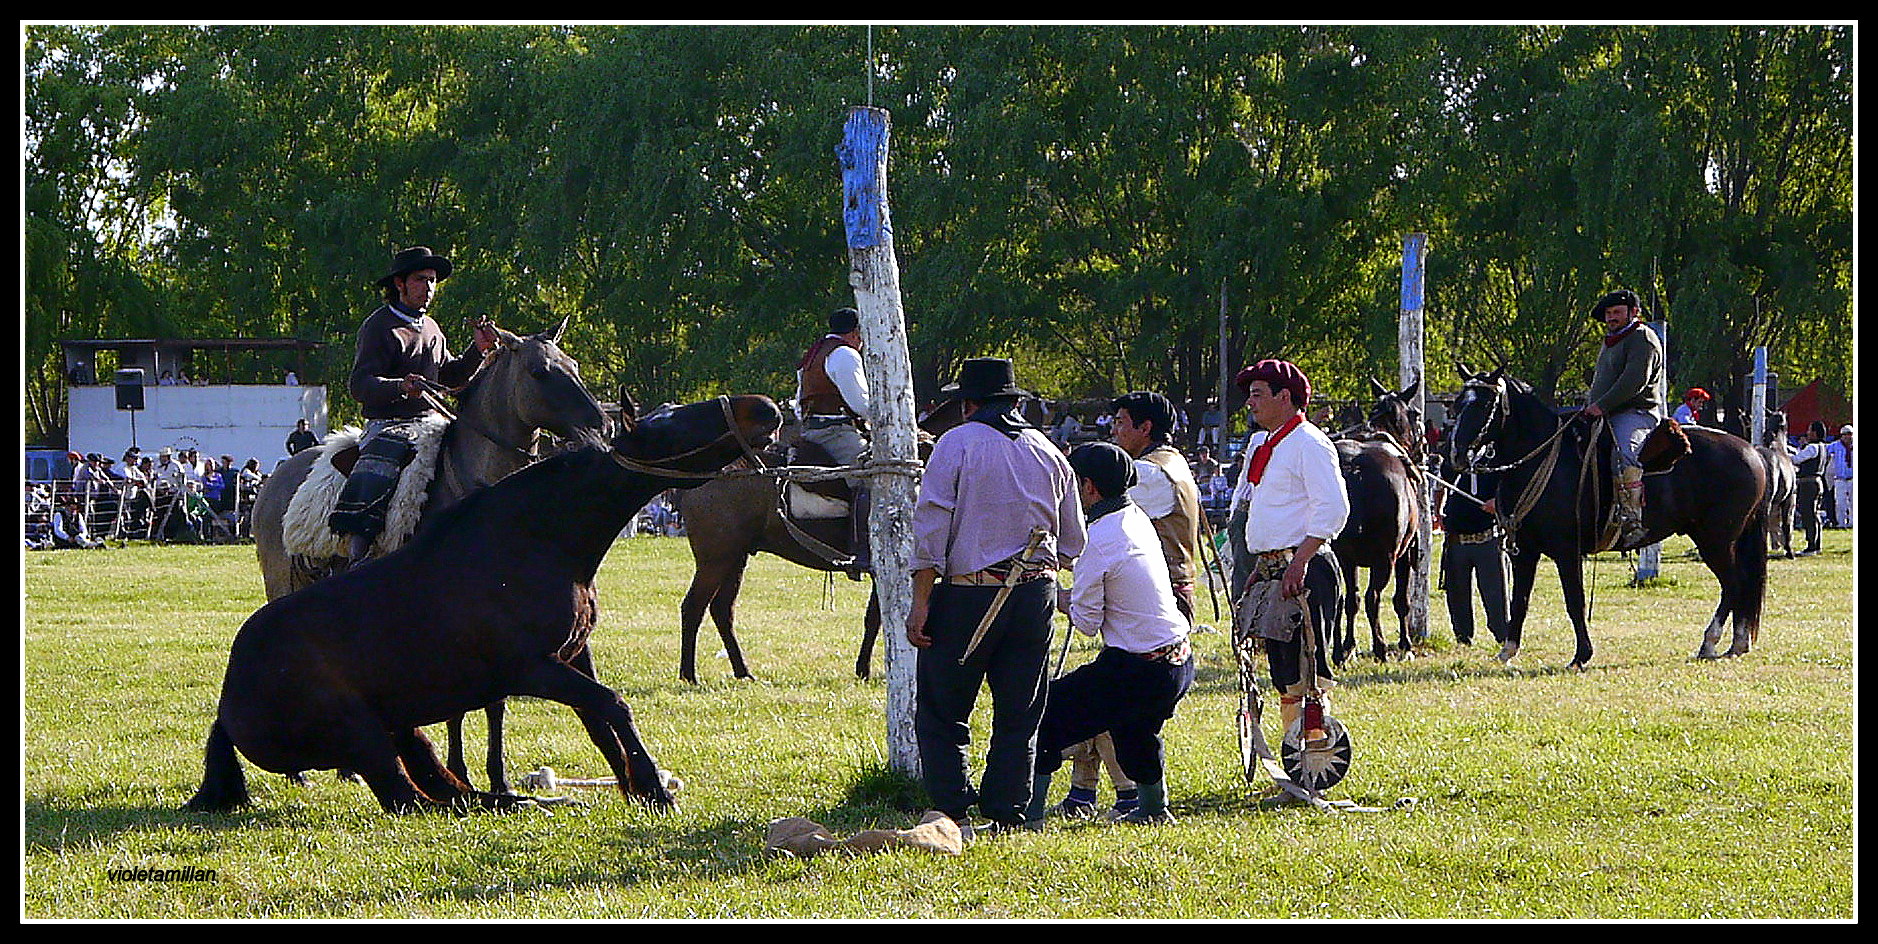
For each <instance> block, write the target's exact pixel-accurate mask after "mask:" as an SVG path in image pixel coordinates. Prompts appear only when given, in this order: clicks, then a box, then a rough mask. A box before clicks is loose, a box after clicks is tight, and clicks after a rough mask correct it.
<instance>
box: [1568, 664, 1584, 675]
mask: <svg viewBox="0 0 1878 944" xmlns="http://www.w3.org/2000/svg"><path fill="white" fill-rule="evenodd" d="M1566 668H1569V669H1571V670H1572V671H1573V672H1577V673H1578V674H1580V675H1583V674H1584V673H1585V672H1586V671H1587V670H1588V669H1589V668H1590V667H1589V666H1587V665H1586V664H1585V663H1583V662H1578V661H1573V662H1572V664H1571V665H1569V666H1566Z"/></svg>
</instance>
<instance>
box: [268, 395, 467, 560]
mask: <svg viewBox="0 0 1878 944" xmlns="http://www.w3.org/2000/svg"><path fill="white" fill-rule="evenodd" d="M449 427H450V422H449V421H448V420H446V419H444V418H443V417H441V416H430V417H427V418H425V419H424V420H423V421H421V422H419V423H417V424H414V425H413V427H412V431H413V434H414V435H415V437H416V442H417V454H416V455H415V456H413V457H412V459H411V462H410V464H409V465H407V466H405V467H404V474H402V475H400V476H399V477H398V486H397V488H396V489H395V490H394V491H393V492H392V495H391V505H390V507H389V508H388V509H387V511H386V515H385V530H384V531H382V532H380V533H379V535H378V539H377V540H376V541H375V542H373V544H372V555H373V556H375V557H376V556H381V555H384V554H389V553H390V552H392V551H394V550H397V549H398V548H399V547H401V546H403V544H404V542H405V541H407V540H409V539H410V537H411V534H412V532H414V531H416V530H417V522H418V519H419V518H421V517H422V516H423V514H424V499H425V497H426V493H427V492H428V491H429V490H430V481H431V479H433V478H435V477H436V475H437V456H438V453H439V452H440V451H441V450H442V447H443V434H444V431H445V430H446V429H449ZM363 434H364V430H362V429H360V428H359V427H356V426H348V427H346V428H344V429H339V430H335V431H333V432H332V433H329V434H328V435H327V436H326V439H325V440H324V441H323V442H321V443H320V444H319V445H318V446H315V447H314V448H315V449H317V450H319V455H318V456H317V457H316V458H315V459H314V460H313V467H312V468H311V469H309V470H307V476H306V481H304V482H301V483H300V488H299V489H297V490H296V491H295V492H294V493H293V498H292V499H290V500H288V502H287V513H286V515H285V516H284V517H283V519H282V520H281V541H282V543H283V544H284V545H285V549H286V551H287V553H289V554H294V555H298V556H301V557H310V558H315V559H324V558H329V557H346V556H348V549H347V547H346V540H347V539H346V536H345V535H343V534H336V533H334V532H333V530H332V529H331V528H329V527H328V526H327V524H326V519H327V516H329V515H331V514H332V511H333V506H334V505H335V504H336V503H337V502H338V501H339V491H340V489H343V488H344V487H345V484H346V477H345V476H344V475H342V474H340V472H339V470H338V469H336V468H333V456H334V455H336V454H338V453H339V452H341V451H342V450H345V449H347V448H349V447H351V446H355V445H357V444H358V442H359V437H360V436H361V435H363Z"/></svg>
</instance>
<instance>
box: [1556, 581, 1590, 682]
mask: <svg viewBox="0 0 1878 944" xmlns="http://www.w3.org/2000/svg"><path fill="white" fill-rule="evenodd" d="M1552 564H1553V566H1555V567H1556V568H1557V569H1558V584H1559V589H1560V590H1562V591H1563V592H1564V596H1565V612H1566V613H1567V614H1569V615H1570V616H1571V619H1572V632H1573V633H1574V634H1576V635H1577V637H1578V650H1577V652H1575V653H1574V654H1573V655H1572V662H1571V668H1574V669H1577V670H1579V671H1581V672H1582V671H1584V668H1585V666H1587V665H1589V664H1591V627H1590V626H1589V625H1587V624H1586V622H1585V565H1584V559H1583V558H1580V557H1577V556H1572V557H1570V558H1565V557H1559V558H1554V559H1553V561H1552Z"/></svg>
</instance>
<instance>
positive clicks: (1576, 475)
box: [1452, 364, 1767, 669]
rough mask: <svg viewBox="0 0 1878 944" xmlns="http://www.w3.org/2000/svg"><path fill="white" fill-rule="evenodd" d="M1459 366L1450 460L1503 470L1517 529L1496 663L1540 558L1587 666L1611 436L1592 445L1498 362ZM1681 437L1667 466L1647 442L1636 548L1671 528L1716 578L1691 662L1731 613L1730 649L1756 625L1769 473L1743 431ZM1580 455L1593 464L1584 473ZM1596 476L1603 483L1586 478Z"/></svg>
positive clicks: (1512, 646) (1607, 505) (1691, 431)
mask: <svg viewBox="0 0 1878 944" xmlns="http://www.w3.org/2000/svg"><path fill="white" fill-rule="evenodd" d="M1455 366H1456V369H1457V370H1459V371H1460V374H1461V379H1462V381H1464V386H1463V387H1462V389H1461V394H1460V397H1459V398H1458V399H1457V400H1456V401H1455V411H1454V413H1455V420H1454V432H1453V437H1452V447H1453V450H1454V461H1455V464H1456V466H1458V467H1460V468H1461V469H1462V470H1463V471H1465V470H1466V469H1468V468H1477V467H1490V468H1498V469H1503V470H1504V474H1503V475H1502V476H1501V479H1500V491H1499V494H1498V495H1496V496H1495V501H1496V504H1497V505H1498V508H1499V511H1500V514H1502V515H1504V516H1506V518H1507V519H1508V523H1509V525H1510V531H1511V535H1512V539H1511V543H1512V545H1513V546H1512V547H1511V548H1509V553H1510V555H1511V557H1512V565H1513V596H1512V601H1511V603H1512V612H1511V614H1510V617H1511V619H1510V622H1509V623H1508V626H1507V640H1506V643H1505V646H1504V647H1503V648H1502V649H1501V652H1500V659H1501V660H1502V661H1507V660H1510V659H1512V658H1513V656H1514V655H1516V654H1518V652H1519V645H1520V630H1521V628H1522V627H1523V625H1524V623H1525V620H1526V611H1527V607H1528V605H1529V604H1530V602H1531V600H1532V587H1533V580H1534V576H1535V572H1536V570H1537V568H1538V565H1539V558H1540V556H1542V555H1543V556H1545V557H1550V558H1551V559H1552V562H1553V563H1554V564H1555V565H1556V566H1557V567H1558V574H1559V584H1560V586H1561V588H1562V590H1563V591H1564V597H1565V608H1566V611H1567V612H1568V613H1569V614H1570V616H1571V620H1572V628H1573V629H1574V630H1575V631H1576V633H1577V636H1578V646H1577V650H1576V652H1575V654H1574V655H1573V656H1572V662H1571V665H1572V667H1573V668H1579V669H1582V668H1584V667H1585V666H1586V665H1587V664H1589V663H1590V661H1591V633H1590V629H1589V627H1588V625H1587V623H1586V618H1585V588H1584V557H1585V555H1587V554H1590V553H1593V552H1595V551H1599V550H1607V549H1609V548H1605V547H1603V546H1602V545H1603V544H1604V533H1605V530H1606V528H1605V524H1606V522H1607V521H1608V520H1609V514H1610V509H1611V501H1612V499H1611V490H1610V487H1609V485H1610V479H1611V473H1610V449H1611V448H1612V446H1611V443H1610V437H1609V435H1608V433H1606V434H1605V435H1604V436H1602V437H1600V438H1599V440H1598V441H1597V442H1594V443H1593V442H1583V441H1581V439H1582V438H1584V437H1583V434H1584V433H1585V431H1586V429H1587V428H1588V427H1589V426H1590V425H1591V424H1589V423H1585V422H1583V417H1582V414H1581V413H1579V412H1577V411H1569V412H1565V413H1560V412H1559V411H1556V410H1554V409H1553V408H1552V407H1550V406H1548V405H1547V404H1546V403H1545V402H1544V401H1542V400H1541V399H1539V397H1538V396H1537V395H1536V394H1534V393H1533V392H1532V388H1530V387H1528V386H1526V385H1525V384H1524V383H1521V382H1520V381H1518V380H1516V379H1514V378H1512V377H1508V376H1505V369H1504V368H1501V369H1499V370H1495V371H1493V372H1492V373H1490V374H1482V373H1476V372H1474V371H1473V370H1471V369H1470V368H1468V367H1467V366H1466V365H1463V364H1457V365H1455ZM1659 432H1660V431H1659ZM1683 433H1684V435H1685V436H1686V437H1687V447H1686V448H1687V454H1686V455H1683V456H1682V457H1681V458H1680V459H1679V460H1677V461H1675V462H1674V464H1673V465H1671V466H1670V467H1669V468H1668V469H1666V470H1664V469H1661V463H1657V462H1655V461H1653V459H1652V457H1651V455H1650V452H1651V449H1652V444H1651V443H1649V442H1646V443H1645V448H1644V449H1643V450H1642V452H1643V455H1642V457H1641V458H1642V459H1643V462H1644V472H1645V476H1644V501H1643V523H1644V526H1645V529H1646V531H1647V534H1645V535H1644V537H1643V539H1642V540H1640V541H1639V542H1637V544H1636V546H1638V547H1641V546H1644V545H1648V544H1654V543H1657V542H1659V541H1661V540H1663V539H1664V538H1666V537H1668V536H1669V535H1671V534H1686V535H1688V536H1689V537H1690V538H1692V539H1693V540H1694V541H1695V546H1696V548H1697V549H1698V550H1699V551H1700V552H1701V554H1702V562H1703V563H1704V564H1706V565H1708V568H1709V570H1711V571H1713V572H1714V574H1715V578H1716V579H1717V580H1718V581H1720V583H1721V602H1720V603H1719V604H1718V605H1717V606H1716V608H1715V615H1714V617H1713V618H1712V619H1711V620H1710V621H1709V624H1708V629H1707V630H1706V631H1705V632H1704V633H1703V636H1702V646H1701V648H1700V650H1699V651H1697V653H1696V657H1697V658H1701V659H1712V658H1715V657H1716V655H1717V653H1716V651H1715V647H1716V644H1717V643H1718V642H1720V640H1721V634H1722V629H1723V627H1724V626H1726V625H1727V624H1728V621H1729V619H1730V618H1732V619H1733V621H1734V642H1733V645H1731V646H1730V647H1729V649H1728V651H1727V652H1726V653H1725V654H1726V655H1731V656H1732V655H1740V654H1743V653H1745V652H1747V651H1748V649H1749V647H1750V646H1751V645H1752V644H1753V641H1754V638H1755V636H1756V635H1757V634H1758V633H1759V631H1760V622H1761V604H1762V600H1763V599H1764V597H1765V594H1766V585H1767V547H1766V536H1765V533H1764V531H1765V523H1764V521H1763V518H1764V516H1765V514H1766V511H1765V509H1766V506H1765V504H1764V501H1763V499H1764V497H1765V494H1766V489H1767V469H1766V466H1765V464H1764V463H1762V461H1761V458H1760V456H1759V455H1757V454H1756V453H1755V451H1754V447H1753V446H1751V445H1749V444H1748V443H1747V442H1745V441H1743V440H1741V439H1740V438H1738V437H1735V436H1731V435H1729V434H1727V433H1724V432H1720V431H1718V430H1711V429H1706V428H1703V427H1698V426H1691V427H1686V428H1684V430H1683ZM1670 440H1671V441H1672V442H1673V441H1674V436H1673V434H1672V435H1671V437H1670ZM1587 456H1588V457H1589V459H1588V460H1587ZM1587 461H1589V462H1591V463H1595V465H1593V466H1592V467H1591V468H1589V469H1587V468H1586V463H1587ZM1547 470H1549V471H1547ZM1594 477H1595V478H1597V479H1600V480H1601V481H1602V483H1603V485H1602V487H1594V486H1588V485H1586V484H1585V483H1588V482H1591V481H1593V479H1594ZM1619 549H1621V550H1630V549H1631V548H1630V547H1622V548H1619Z"/></svg>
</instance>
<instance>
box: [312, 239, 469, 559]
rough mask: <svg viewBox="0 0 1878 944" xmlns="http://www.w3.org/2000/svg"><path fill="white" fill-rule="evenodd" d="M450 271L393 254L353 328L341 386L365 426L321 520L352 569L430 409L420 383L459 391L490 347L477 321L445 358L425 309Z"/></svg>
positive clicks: (427, 257) (445, 265) (380, 525)
mask: <svg viewBox="0 0 1878 944" xmlns="http://www.w3.org/2000/svg"><path fill="white" fill-rule="evenodd" d="M451 268H452V267H451V265H450V260H448V259H445V258H444V257H442V256H439V255H436V254H435V253H432V252H431V251H430V249H429V248H428V247H424V246H412V247H411V248H409V249H406V250H404V251H402V252H399V253H398V254H397V255H396V256H394V257H393V258H392V263H391V272H390V273H389V274H387V275H385V276H384V277H383V278H381V279H379V280H378V283H377V284H378V286H379V287H380V288H382V289H384V290H385V304H383V305H381V306H379V308H378V310H377V311H374V312H372V313H371V315H369V316H367V317H366V319H365V323H364V324H363V325H361V326H360V327H359V346H358V354H357V356H356V357H355V358H354V360H353V363H352V376H351V379H350V381H349V382H348V385H347V388H348V389H349V390H350V392H351V393H352V396H353V397H354V398H355V399H357V400H358V401H359V405H360V406H361V407H362V411H363V413H364V414H365V419H366V420H367V422H366V425H365V432H364V434H363V435H362V436H361V437H360V439H359V460H358V463H357V464H356V465H354V466H353V468H352V472H351V474H350V475H349V476H347V478H346V485H345V488H344V489H343V490H342V491H341V492H340V493H339V501H338V504H337V506H336V507H335V508H334V509H333V513H332V515H331V517H330V518H328V520H327V523H328V525H329V526H331V528H332V529H333V531H334V532H336V533H339V534H344V535H348V536H349V552H350V554H351V558H352V566H357V565H358V564H359V562H360V561H362V560H364V559H365V557H366V555H367V554H369V553H370V551H371V547H372V541H373V540H374V539H375V538H376V537H377V536H378V534H379V532H380V531H383V530H384V527H385V516H386V513H387V510H388V507H389V505H390V501H391V495H392V493H393V491H394V490H395V489H396V488H397V484H398V479H399V477H400V476H401V475H402V474H403V472H404V467H405V466H406V465H407V464H409V463H410V461H411V459H412V458H413V457H414V456H415V455H416V453H417V443H416V440H415V434H414V430H413V427H414V426H415V425H416V424H417V423H419V422H421V421H423V420H424V419H426V418H427V417H430V416H431V415H432V414H434V413H436V412H437V411H436V409H435V408H434V407H433V406H432V405H431V403H430V401H429V400H427V399H426V398H425V397H424V395H423V392H424V389H425V387H426V385H428V384H436V383H441V384H443V385H445V386H449V387H462V386H463V385H464V384H466V383H468V382H469V379H470V378H471V377H473V376H474V375H475V374H476V370H477V368H479V367H481V366H482V363H483V357H484V355H485V354H487V353H488V352H489V351H491V350H493V349H494V348H495V346H496V343H497V334H496V329H495V326H494V325H492V324H490V323H489V322H488V321H487V320H484V321H482V322H480V323H478V324H477V325H476V329H475V343H474V345H473V346H474V348H475V350H474V351H470V352H465V353H464V354H463V356H461V357H457V356H454V355H452V354H451V353H450V348H449V346H448V343H447V342H446V341H445V339H444V336H443V330H442V329H441V328H439V327H438V326H437V322H435V321H433V320H432V319H431V318H430V316H429V314H427V312H428V310H429V308H430V303H431V300H432V299H433V298H434V297H435V296H436V292H437V285H438V283H440V282H442V281H443V280H444V279H447V278H449V277H450V272H451Z"/></svg>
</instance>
